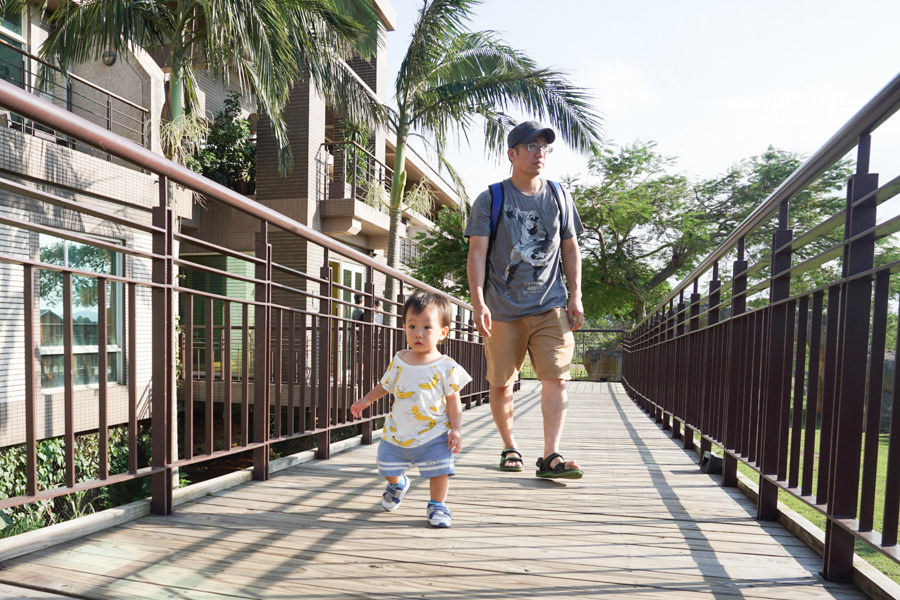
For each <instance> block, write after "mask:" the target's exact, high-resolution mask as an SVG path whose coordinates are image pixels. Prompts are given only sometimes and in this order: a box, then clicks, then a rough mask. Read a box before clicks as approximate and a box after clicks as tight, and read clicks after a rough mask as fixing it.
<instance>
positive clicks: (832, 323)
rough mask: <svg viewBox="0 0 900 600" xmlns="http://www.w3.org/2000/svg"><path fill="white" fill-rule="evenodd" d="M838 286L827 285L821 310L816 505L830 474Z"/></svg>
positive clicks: (823, 498)
mask: <svg viewBox="0 0 900 600" xmlns="http://www.w3.org/2000/svg"><path fill="white" fill-rule="evenodd" d="M840 302H841V294H840V286H839V285H832V286H830V287H829V288H828V305H827V308H826V310H825V313H824V316H825V368H824V370H823V374H824V376H825V377H824V380H825V385H824V390H823V393H822V414H821V422H820V423H819V431H820V435H819V467H818V469H817V471H818V485H817V486H816V488H817V489H816V504H825V503H826V502H827V501H828V488H829V485H830V476H831V466H830V465H831V436H830V435H829V434H830V432H831V427H832V423H833V415H834V402H835V394H836V391H835V371H836V370H837V358H836V354H837V346H838V340H837V329H838V314H839V312H840Z"/></svg>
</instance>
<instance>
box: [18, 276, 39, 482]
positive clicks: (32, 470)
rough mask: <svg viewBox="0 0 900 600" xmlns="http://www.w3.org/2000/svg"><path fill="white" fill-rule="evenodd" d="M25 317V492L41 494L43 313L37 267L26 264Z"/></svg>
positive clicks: (24, 279) (24, 281) (23, 299)
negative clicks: (39, 419) (38, 411)
mask: <svg viewBox="0 0 900 600" xmlns="http://www.w3.org/2000/svg"><path fill="white" fill-rule="evenodd" d="M22 283H23V286H22V287H23V294H22V296H23V297H22V302H23V304H24V307H23V308H24V317H25V493H26V494H27V495H29V496H34V495H35V494H36V493H37V416H36V414H35V410H36V407H35V405H36V403H37V396H38V394H39V393H40V391H41V381H40V379H39V377H40V372H41V365H40V352H41V351H40V346H39V345H38V340H39V339H40V335H41V334H40V317H39V314H40V311H39V310H35V308H36V307H38V306H39V305H38V296H39V294H40V291H39V290H40V286H39V282H38V273H37V271H35V269H34V267H33V266H31V265H29V264H25V265H22Z"/></svg>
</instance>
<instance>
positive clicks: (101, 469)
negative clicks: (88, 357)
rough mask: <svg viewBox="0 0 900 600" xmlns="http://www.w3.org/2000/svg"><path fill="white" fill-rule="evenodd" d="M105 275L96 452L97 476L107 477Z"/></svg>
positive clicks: (100, 295) (100, 288)
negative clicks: (97, 459) (97, 460)
mask: <svg viewBox="0 0 900 600" xmlns="http://www.w3.org/2000/svg"><path fill="white" fill-rule="evenodd" d="M106 285H107V280H106V278H105V277H98V278H97V375H98V376H97V404H98V406H97V453H98V455H99V457H98V458H99V464H98V471H97V477H98V479H106V478H107V477H109V418H108V417H109V412H108V406H109V390H108V388H109V385H108V382H107V375H108V371H109V358H108V357H107V354H106V353H107V352H108V350H107V348H108V346H107V340H106V333H107V332H106V328H107V321H108V318H107V314H106Z"/></svg>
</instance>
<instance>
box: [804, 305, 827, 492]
mask: <svg viewBox="0 0 900 600" xmlns="http://www.w3.org/2000/svg"><path fill="white" fill-rule="evenodd" d="M824 299H825V293H824V292H822V291H818V292H815V293H814V294H813V297H812V308H811V311H810V328H809V374H808V376H807V379H806V415H805V416H806V419H805V423H804V429H803V474H802V477H801V483H800V494H801V495H802V496H812V495H813V474H814V472H815V470H816V438H817V437H818V435H817V429H818V427H817V425H818V422H819V416H820V415H821V410H820V408H819V402H820V401H821V400H822V390H821V389H820V386H819V372H820V369H819V366H820V365H821V364H822V363H821V361H822V359H823V358H824V355H823V353H822V351H823V349H822V326H823V323H822V311H823V307H824Z"/></svg>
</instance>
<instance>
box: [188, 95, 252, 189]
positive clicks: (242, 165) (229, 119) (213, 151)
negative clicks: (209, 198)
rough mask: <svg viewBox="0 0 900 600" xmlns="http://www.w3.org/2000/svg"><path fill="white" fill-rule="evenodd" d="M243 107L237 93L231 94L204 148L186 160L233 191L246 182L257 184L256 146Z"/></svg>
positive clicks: (203, 145)
mask: <svg viewBox="0 0 900 600" xmlns="http://www.w3.org/2000/svg"><path fill="white" fill-rule="evenodd" d="M240 107H241V101H240V97H239V96H238V94H235V93H232V94H230V95H229V96H228V98H226V99H225V110H223V111H222V112H220V113H218V114H217V115H216V116H215V118H214V119H213V122H212V127H211V128H210V130H209V134H208V135H207V136H206V139H205V140H204V141H203V143H202V144H201V147H200V148H198V149H197V151H196V152H195V153H194V154H193V155H192V156H190V157H188V159H187V161H186V162H187V166H188V167H190V168H191V169H193V170H194V171H197V172H198V173H201V174H202V175H203V176H204V177H206V178H207V179H212V180H213V181H215V182H216V183H220V184H222V185H224V186H225V187H229V188H231V189H234V190H238V189H239V186H240V184H241V183H243V182H251V181H256V144H255V143H254V142H253V140H252V139H251V136H250V122H249V121H248V120H247V119H243V118H241V116H240Z"/></svg>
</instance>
